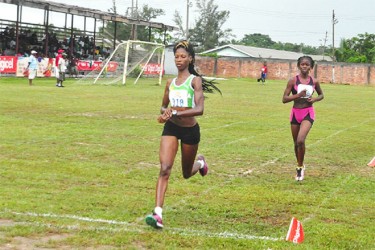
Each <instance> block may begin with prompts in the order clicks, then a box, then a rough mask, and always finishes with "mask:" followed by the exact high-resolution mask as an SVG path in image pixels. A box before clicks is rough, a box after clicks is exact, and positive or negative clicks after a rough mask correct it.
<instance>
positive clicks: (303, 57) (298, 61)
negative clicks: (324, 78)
mask: <svg viewBox="0 0 375 250" xmlns="http://www.w3.org/2000/svg"><path fill="white" fill-rule="evenodd" d="M303 59H307V60H309V61H310V66H311V68H312V69H313V68H314V64H315V62H314V60H313V59H312V57H311V56H301V57H300V58H298V60H297V66H298V67H299V66H300V65H301V62H302V60H303Z"/></svg>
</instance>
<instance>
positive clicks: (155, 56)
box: [78, 40, 165, 85]
mask: <svg viewBox="0 0 375 250" xmlns="http://www.w3.org/2000/svg"><path fill="white" fill-rule="evenodd" d="M164 49H165V46H164V45H163V44H158V43H151V42H144V41H133V40H128V41H126V42H123V43H120V44H119V45H117V47H116V48H115V49H114V51H113V52H112V53H111V54H110V56H109V57H108V58H107V59H106V60H104V61H103V62H99V63H98V62H94V63H92V65H91V67H92V70H91V71H90V73H88V74H86V75H85V76H84V77H82V78H81V79H80V80H78V83H90V84H125V83H126V81H127V80H128V79H129V78H130V79H133V80H134V84H136V83H137V82H138V80H139V78H140V77H154V78H157V79H158V84H159V85H161V80H162V77H163V71H164V51H165V50H164Z"/></svg>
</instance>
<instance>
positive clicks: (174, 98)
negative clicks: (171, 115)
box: [169, 90, 188, 107]
mask: <svg viewBox="0 0 375 250" xmlns="http://www.w3.org/2000/svg"><path fill="white" fill-rule="evenodd" d="M169 100H170V101H171V107H188V92H187V91H186V90H172V91H170V92H169Z"/></svg>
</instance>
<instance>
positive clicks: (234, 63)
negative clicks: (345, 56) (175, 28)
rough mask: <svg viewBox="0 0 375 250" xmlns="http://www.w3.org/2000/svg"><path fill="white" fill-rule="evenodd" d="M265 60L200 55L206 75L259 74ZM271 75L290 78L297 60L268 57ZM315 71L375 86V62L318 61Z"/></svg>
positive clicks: (323, 77)
mask: <svg viewBox="0 0 375 250" xmlns="http://www.w3.org/2000/svg"><path fill="white" fill-rule="evenodd" d="M263 61H264V60H261V59H256V58H231V57H222V58H212V57H201V56H197V57H196V66H197V69H198V72H199V73H200V74H202V75H205V76H215V77H224V78H230V77H238V78H258V77H260V69H261V68H262V66H263ZM267 67H268V75H267V78H269V79H275V80H287V79H289V78H290V77H292V76H294V75H296V74H298V69H297V61H291V60H277V59H272V60H271V59H267ZM312 73H313V75H314V77H315V78H317V79H318V80H319V81H320V82H322V83H330V82H334V83H339V84H351V85H371V86H375V65H374V64H358V63H332V62H317V63H316V66H315V68H314V70H313V72H312Z"/></svg>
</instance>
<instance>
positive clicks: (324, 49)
mask: <svg viewBox="0 0 375 250" xmlns="http://www.w3.org/2000/svg"><path fill="white" fill-rule="evenodd" d="M327 37H328V31H326V36H325V37H324V40H323V41H324V43H323V53H322V54H323V61H324V53H325V51H326V43H327Z"/></svg>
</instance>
